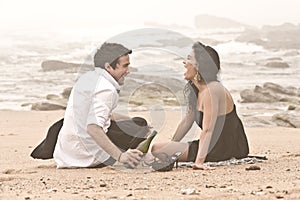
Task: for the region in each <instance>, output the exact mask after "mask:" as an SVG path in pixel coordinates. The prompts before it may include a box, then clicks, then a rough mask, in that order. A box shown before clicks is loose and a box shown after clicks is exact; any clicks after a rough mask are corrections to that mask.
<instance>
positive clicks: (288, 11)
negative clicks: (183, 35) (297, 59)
mask: <svg viewBox="0 0 300 200" xmlns="http://www.w3.org/2000/svg"><path fill="white" fill-rule="evenodd" d="M299 8H300V1H299V0H149V1H145V0H126V1H124V0H119V1H117V0H108V1H101V0H84V1H76V0H0V24H1V25H0V30H1V31H4V30H9V29H10V30H13V29H29V30H31V29H46V30H48V29H49V30H51V29H61V28H64V29H68V28H77V29H85V28H102V29H103V31H105V29H106V28H107V29H109V28H111V27H114V26H121V25H126V26H128V25H132V26H142V25H143V22H144V21H152V22H157V23H164V24H179V25H188V26H193V23H194V22H193V19H194V16H195V15H197V14H210V15H215V16H220V17H227V18H230V19H233V20H237V21H240V22H242V23H247V24H250V25H256V26H261V25H264V24H281V23H283V22H292V23H295V24H298V23H300V12H299Z"/></svg>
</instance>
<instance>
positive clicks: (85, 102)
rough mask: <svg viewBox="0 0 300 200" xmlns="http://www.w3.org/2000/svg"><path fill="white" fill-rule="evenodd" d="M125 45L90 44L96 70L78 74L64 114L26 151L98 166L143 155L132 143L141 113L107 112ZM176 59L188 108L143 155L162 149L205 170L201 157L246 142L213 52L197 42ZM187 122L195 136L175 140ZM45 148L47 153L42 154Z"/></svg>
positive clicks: (66, 163)
mask: <svg viewBox="0 0 300 200" xmlns="http://www.w3.org/2000/svg"><path fill="white" fill-rule="evenodd" d="M131 53H132V51H131V50H129V49H127V48H126V47H124V46H123V45H121V44H117V43H104V44H103V45H102V46H101V47H100V48H99V49H98V50H97V52H96V54H95V56H94V64H95V70H94V71H89V72H87V73H85V74H84V75H82V76H81V77H80V78H79V79H78V81H77V82H76V84H75V86H74V87H73V89H72V92H71V95H70V98H69V102H68V105H67V109H66V112H65V116H64V119H63V120H60V121H59V122H57V123H56V124H54V125H53V126H52V127H51V128H50V129H49V132H48V135H47V138H46V139H45V140H44V141H43V143H42V144H40V145H39V146H38V147H37V148H36V149H35V150H34V151H33V153H32V157H34V158H52V155H53V157H54V160H55V162H56V164H57V167H58V168H80V167H104V166H107V165H112V164H114V163H115V162H116V161H118V162H120V163H124V164H126V165H127V166H129V167H131V168H134V167H135V166H136V165H137V164H138V163H139V162H140V161H141V160H142V159H143V158H142V155H143V153H142V152H141V151H139V150H137V149H136V147H137V146H138V144H139V143H141V142H142V141H143V140H145V138H146V137H147V135H149V132H150V129H149V126H148V124H147V121H146V120H145V119H143V118H140V117H135V118H129V117H127V116H123V115H119V114H116V113H113V110H114V109H115V108H116V106H117V103H118V98H119V91H120V86H121V85H123V84H124V78H125V76H126V75H127V74H128V73H129V65H130V58H129V54H131ZM183 66H184V67H185V68H186V72H185V73H184V77H185V79H186V80H187V81H188V82H187V84H186V86H185V88H184V93H185V95H186V97H187V99H188V111H187V113H186V116H185V117H184V118H183V119H182V121H181V122H180V123H179V125H178V127H177V129H176V132H175V133H174V135H173V138H172V141H170V142H167V143H157V144H153V145H152V149H151V150H149V151H148V155H150V157H151V156H152V155H153V156H154V157H156V159H164V158H163V157H164V156H165V155H167V156H169V157H170V158H172V159H170V161H172V162H173V161H175V160H179V161H182V162H193V165H192V167H193V169H204V170H206V169H208V170H209V169H213V168H212V167H209V166H206V165H204V162H206V161H222V160H227V159H230V158H232V157H235V158H243V157H246V156H247V155H248V153H249V148H248V142H247V138H246V135H245V132H244V127H243V124H242V122H241V120H240V119H239V117H238V116H237V113H236V108H235V105H234V102H233V99H232V97H231V95H230V93H229V92H228V90H226V88H225V87H224V86H223V85H222V84H221V83H220V82H219V81H218V79H217V74H218V72H219V70H220V61H219V56H218V53H217V52H216V51H215V50H214V49H213V48H212V47H210V46H205V45H203V44H201V43H200V42H196V43H194V44H193V46H192V50H191V52H190V54H189V55H188V56H187V58H186V59H185V60H184V62H183ZM194 122H196V123H197V124H198V126H199V127H200V128H201V129H202V132H201V134H200V138H198V139H197V140H194V141H191V142H188V143H184V142H180V141H181V139H182V138H183V137H184V136H185V135H186V134H187V132H188V131H189V129H190V128H191V126H192V124H193V123H194ZM51 132H55V133H51ZM51 137H52V138H51ZM50 143H51V144H50ZM55 144H56V145H55ZM51 145H52V146H51ZM54 146H55V149H54ZM47 148H48V149H47ZM45 149H46V151H48V152H47V153H48V155H46V156H44V157H43V155H41V154H42V153H43V151H44V150H45ZM49 150H50V154H49ZM53 151H54V152H53ZM178 152H180V153H179V154H176V153H178ZM44 153H45V152H44ZM39 154H40V155H39ZM163 155H164V156H163ZM172 155H173V157H172ZM174 155H175V157H174ZM154 157H153V158H154ZM148 158H149V156H148ZM155 162H156V161H155ZM172 162H171V163H170V164H173V163H172ZM150 164H151V163H150Z"/></svg>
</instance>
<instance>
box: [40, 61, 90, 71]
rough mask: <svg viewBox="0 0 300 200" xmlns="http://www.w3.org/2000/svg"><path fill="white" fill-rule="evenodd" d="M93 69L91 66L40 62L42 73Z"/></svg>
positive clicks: (60, 62)
mask: <svg viewBox="0 0 300 200" xmlns="http://www.w3.org/2000/svg"><path fill="white" fill-rule="evenodd" d="M83 68H84V69H93V66H92V65H86V64H76V63H68V62H63V61H59V60H46V61H43V62H42V69H43V71H57V70H63V71H67V72H78V71H79V70H81V69H83Z"/></svg>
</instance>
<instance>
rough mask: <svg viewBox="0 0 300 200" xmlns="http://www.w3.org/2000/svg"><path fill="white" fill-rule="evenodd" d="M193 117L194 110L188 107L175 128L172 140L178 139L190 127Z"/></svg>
mask: <svg viewBox="0 0 300 200" xmlns="http://www.w3.org/2000/svg"><path fill="white" fill-rule="evenodd" d="M194 119H195V110H191V109H189V110H188V112H187V114H186V116H185V117H184V118H183V119H182V120H181V122H180V123H179V124H178V126H177V129H176V131H175V133H174V135H173V137H172V141H177V142H178V141H180V140H181V139H182V138H183V137H184V136H185V135H186V133H187V132H188V131H189V130H190V128H191V127H192V125H193V123H194Z"/></svg>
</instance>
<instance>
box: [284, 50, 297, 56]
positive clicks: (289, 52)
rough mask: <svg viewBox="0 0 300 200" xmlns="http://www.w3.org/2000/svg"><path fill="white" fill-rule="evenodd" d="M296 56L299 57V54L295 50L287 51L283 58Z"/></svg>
mask: <svg viewBox="0 0 300 200" xmlns="http://www.w3.org/2000/svg"><path fill="white" fill-rule="evenodd" d="M298 55H300V53H299V51H297V50H293V51H288V52H286V53H285V54H284V56H298Z"/></svg>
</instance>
